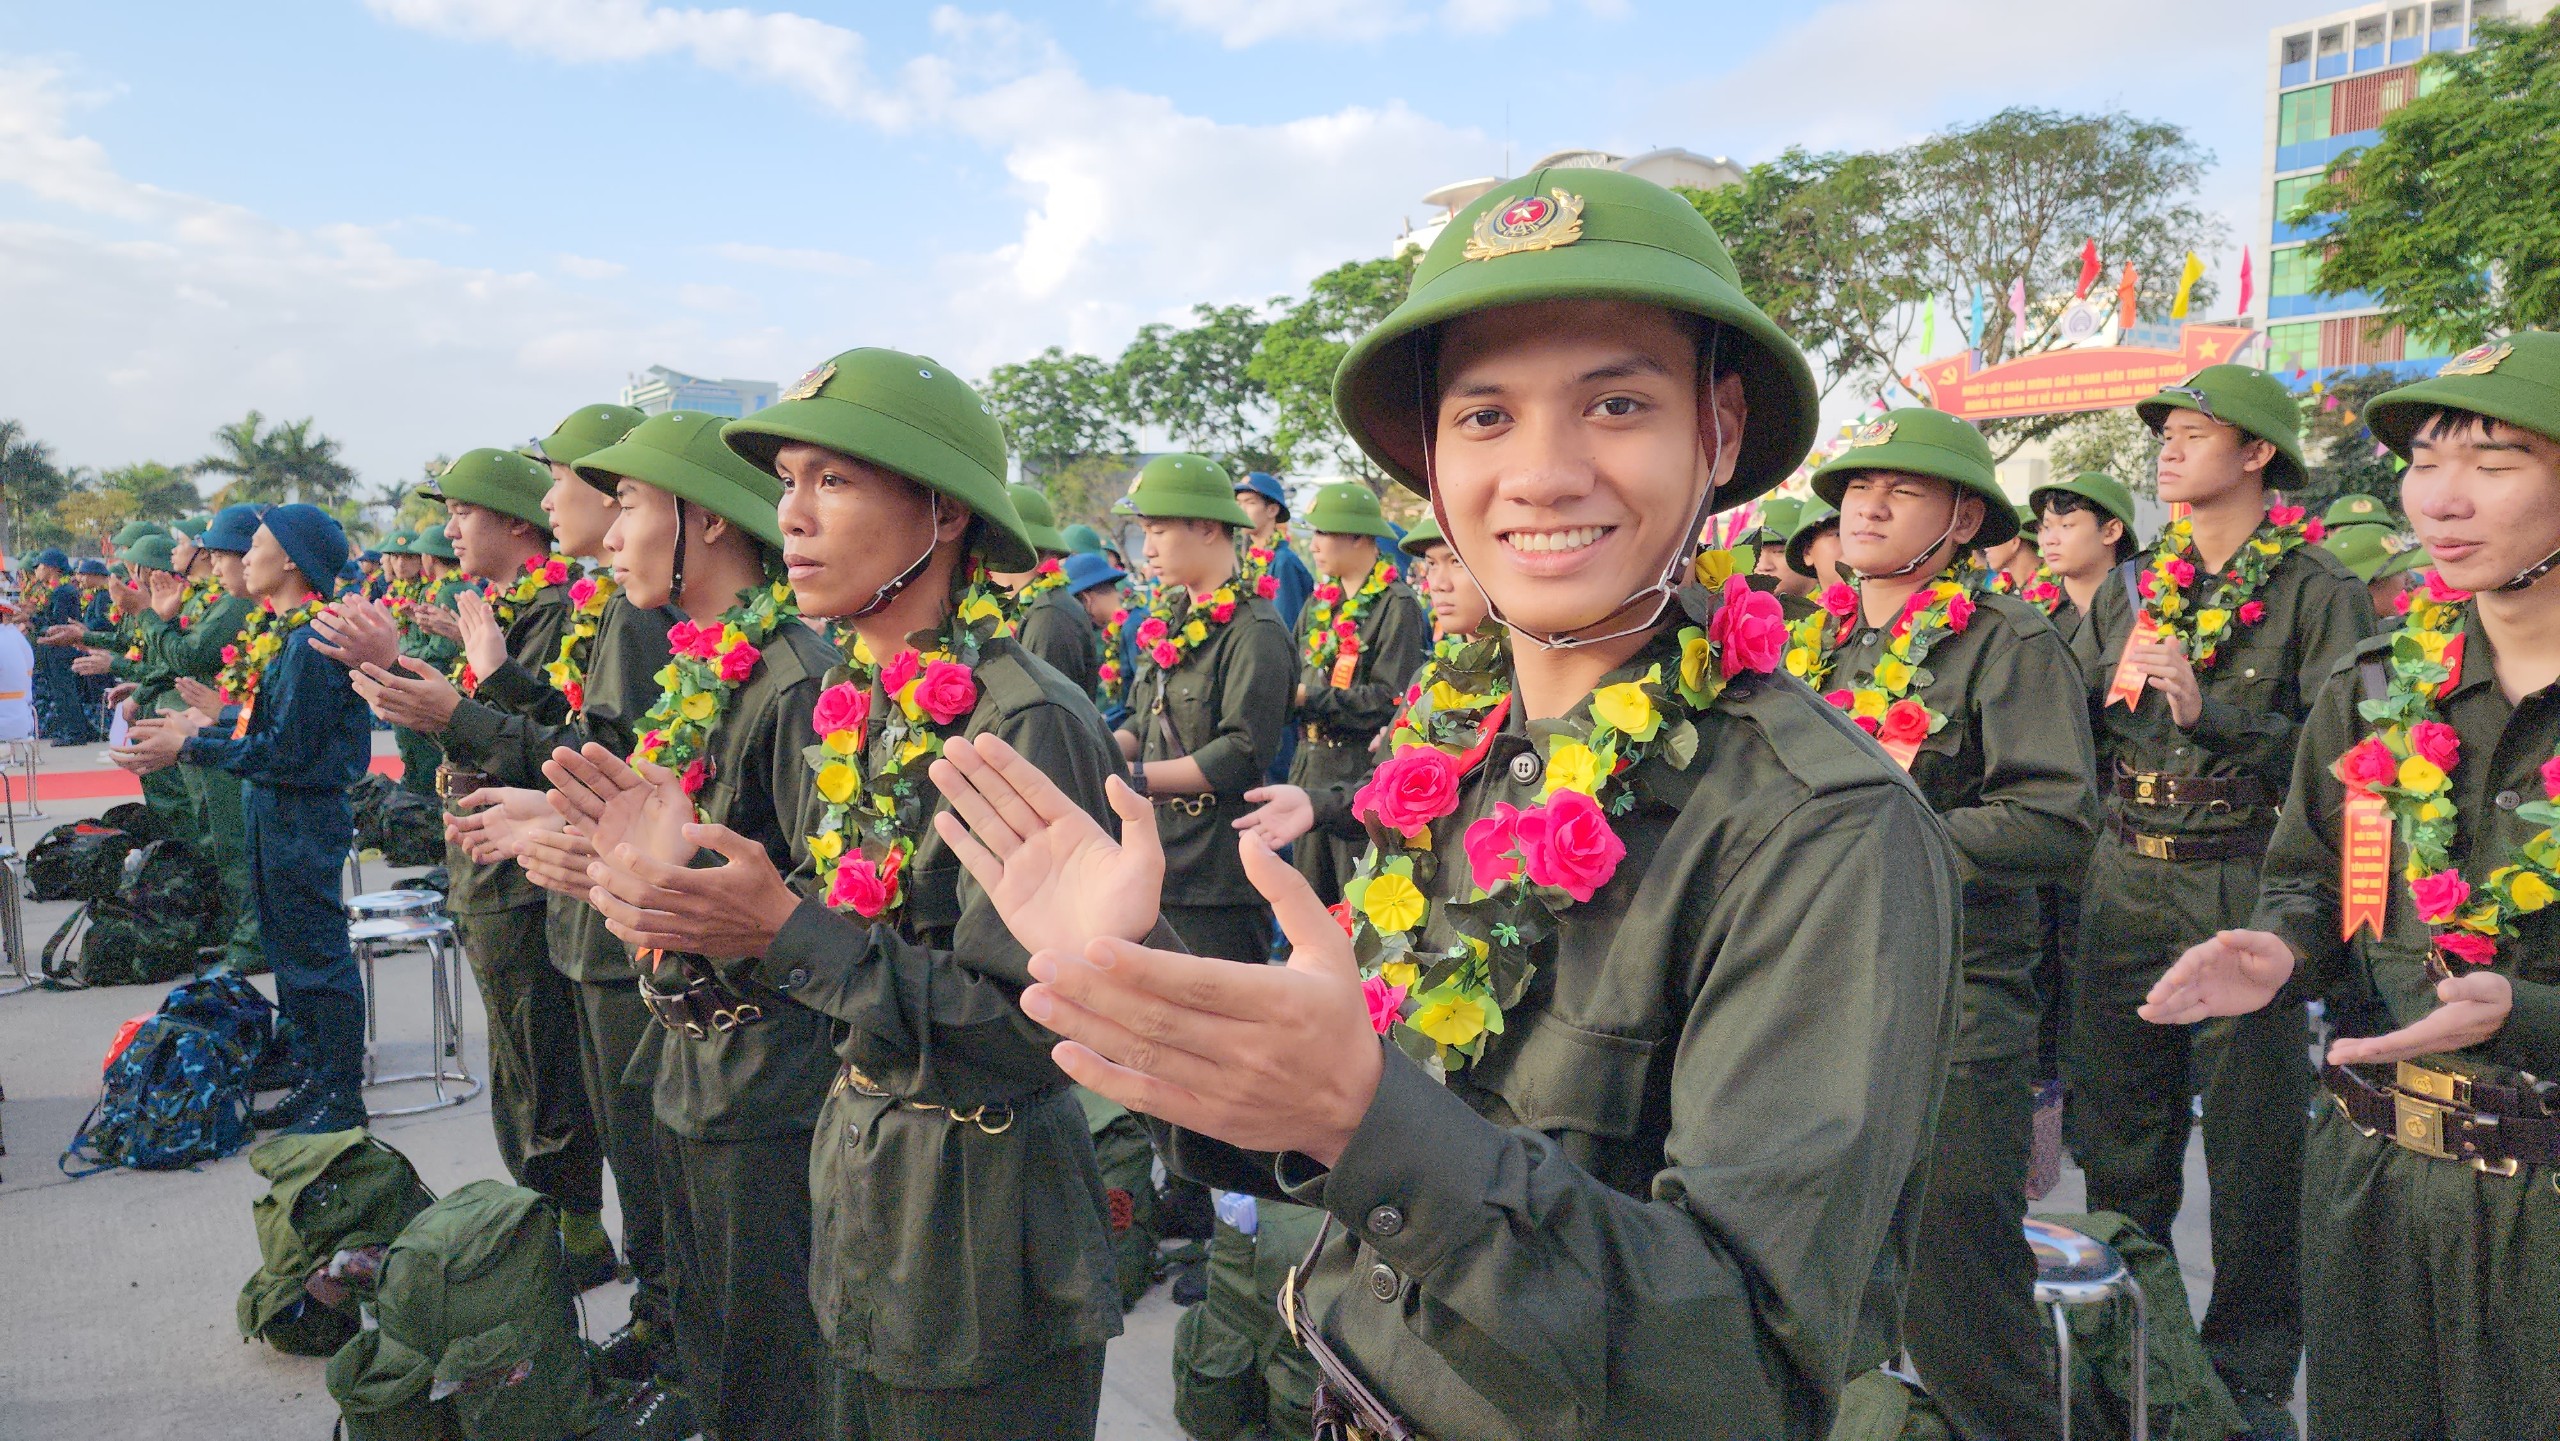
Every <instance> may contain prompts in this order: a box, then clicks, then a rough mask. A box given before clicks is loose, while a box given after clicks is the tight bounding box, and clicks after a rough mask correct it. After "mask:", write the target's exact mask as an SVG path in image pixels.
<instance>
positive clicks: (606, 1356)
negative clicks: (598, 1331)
mask: <svg viewBox="0 0 2560 1441" xmlns="http://www.w3.org/2000/svg"><path fill="white" fill-rule="evenodd" d="M666 1349H667V1331H666V1327H665V1325H664V1324H662V1323H660V1322H655V1321H651V1320H650V1319H649V1318H647V1317H646V1316H639V1317H634V1318H632V1319H631V1320H628V1321H625V1322H623V1323H622V1325H621V1326H619V1327H618V1328H616V1329H615V1331H614V1333H613V1334H612V1335H610V1336H607V1337H605V1338H604V1344H603V1345H600V1346H598V1347H596V1364H597V1365H598V1366H599V1367H601V1368H602V1369H603V1371H604V1374H606V1375H607V1376H610V1377H612V1378H613V1379H615V1380H616V1381H634V1382H637V1381H646V1380H648V1379H650V1378H651V1377H653V1376H656V1375H657V1374H658V1367H659V1363H660V1362H661V1361H662V1360H663V1359H665V1353H666Z"/></svg>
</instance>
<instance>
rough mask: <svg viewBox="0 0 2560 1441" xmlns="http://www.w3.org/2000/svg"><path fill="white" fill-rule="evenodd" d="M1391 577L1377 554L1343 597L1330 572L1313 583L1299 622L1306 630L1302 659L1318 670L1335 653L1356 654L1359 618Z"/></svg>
mask: <svg viewBox="0 0 2560 1441" xmlns="http://www.w3.org/2000/svg"><path fill="white" fill-rule="evenodd" d="M1395 578H1396V568H1395V567H1394V566H1392V565H1389V564H1387V562H1386V560H1385V559H1384V558H1383V557H1381V558H1380V559H1379V561H1378V563H1377V564H1375V565H1373V566H1371V567H1369V574H1368V575H1367V576H1365V577H1363V578H1362V579H1361V582H1360V588H1359V589H1358V590H1356V591H1353V592H1352V593H1351V597H1350V599H1348V600H1345V599H1344V598H1343V594H1342V582H1340V581H1338V580H1335V579H1334V578H1333V577H1331V576H1327V577H1325V582H1324V584H1322V585H1320V586H1317V587H1316V588H1315V593H1314V594H1312V595H1310V596H1308V597H1307V609H1306V613H1305V615H1304V616H1303V617H1302V619H1301V622H1300V623H1301V624H1303V625H1304V626H1305V627H1306V632H1307V641H1306V647H1305V650H1304V653H1303V658H1304V659H1305V661H1306V663H1307V664H1309V665H1311V666H1314V667H1316V668H1317V669H1319V670H1321V669H1323V668H1325V667H1327V666H1329V665H1332V664H1333V661H1334V657H1335V656H1337V655H1349V656H1352V657H1354V658H1356V657H1358V656H1359V654H1360V621H1361V618H1362V617H1363V616H1366V615H1367V614H1368V613H1369V612H1370V611H1371V610H1373V609H1375V608H1376V607H1377V604H1378V597H1379V596H1381V595H1384V594H1386V590H1387V582H1389V581H1391V580H1394V579H1395ZM1336 606H1339V607H1341V612H1342V613H1341V614H1340V615H1339V616H1337V615H1335V614H1334V608H1335V607H1336Z"/></svg>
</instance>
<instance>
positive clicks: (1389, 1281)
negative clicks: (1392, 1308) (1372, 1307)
mask: <svg viewBox="0 0 2560 1441" xmlns="http://www.w3.org/2000/svg"><path fill="white" fill-rule="evenodd" d="M1403 1289H1404V1283H1403V1282H1401V1281H1398V1280H1397V1279H1396V1268H1395V1267H1393V1266H1386V1265H1378V1266H1372V1267H1370V1268H1369V1294H1370V1295H1372V1296H1375V1297H1377V1298H1378V1299H1379V1300H1381V1301H1392V1300H1394V1299H1395V1298H1396V1293H1397V1292H1399V1291H1401V1290H1403Z"/></svg>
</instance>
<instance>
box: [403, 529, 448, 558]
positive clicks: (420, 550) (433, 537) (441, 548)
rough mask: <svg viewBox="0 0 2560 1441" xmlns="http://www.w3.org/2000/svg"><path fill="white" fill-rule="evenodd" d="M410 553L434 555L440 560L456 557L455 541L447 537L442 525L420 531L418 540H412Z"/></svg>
mask: <svg viewBox="0 0 2560 1441" xmlns="http://www.w3.org/2000/svg"><path fill="white" fill-rule="evenodd" d="M409 553H410V554H411V555H432V556H434V557H435V558H436V559H438V560H452V559H455V556H454V553H453V542H452V541H450V540H448V539H446V538H445V533H444V527H443V526H440V525H439V526H435V527H433V528H431V529H428V530H422V531H419V532H418V538H417V540H415V541H414V542H412V543H411V544H410V546H409Z"/></svg>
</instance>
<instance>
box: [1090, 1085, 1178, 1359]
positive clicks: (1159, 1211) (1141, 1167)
mask: <svg viewBox="0 0 2560 1441" xmlns="http://www.w3.org/2000/svg"><path fill="white" fill-rule="evenodd" d="M1076 1099H1077V1100H1078V1101H1080V1102H1082V1103H1083V1105H1084V1123H1085V1128H1086V1129H1087V1130H1089V1131H1090V1132H1092V1133H1093V1159H1094V1161H1095V1163H1096V1164H1097V1165H1099V1166H1100V1167H1101V1168H1102V1185H1103V1198H1104V1200H1105V1201H1106V1203H1108V1204H1109V1206H1110V1208H1111V1267H1112V1273H1113V1276H1114V1278H1115V1279H1116V1280H1117V1281H1118V1282H1119V1285H1120V1309H1121V1310H1123V1311H1126V1310H1128V1309H1129V1308H1130V1307H1132V1306H1135V1305H1137V1304H1138V1298H1139V1297H1141V1296H1143V1295H1145V1294H1147V1288H1148V1287H1150V1286H1152V1285H1154V1284H1155V1283H1156V1277H1157V1276H1158V1275H1160V1274H1162V1273H1161V1270H1160V1268H1159V1262H1158V1260H1157V1257H1156V1243H1157V1242H1158V1241H1160V1240H1162V1239H1163V1237H1164V1201H1163V1198H1162V1197H1161V1196H1159V1195H1158V1194H1157V1191H1156V1174H1155V1168H1156V1148H1155V1145H1154V1143H1152V1142H1151V1141H1149V1140H1148V1139H1147V1127H1146V1123H1145V1122H1143V1121H1140V1120H1139V1119H1138V1118H1137V1117H1136V1116H1135V1115H1133V1114H1131V1113H1130V1112H1129V1110H1128V1109H1127V1108H1125V1107H1123V1106H1121V1105H1120V1104H1119V1103H1118V1102H1116V1101H1110V1100H1105V1099H1104V1098H1102V1097H1100V1096H1097V1095H1095V1094H1094V1093H1093V1092H1091V1091H1088V1090H1086V1089H1085V1088H1084V1087H1082V1086H1078V1087H1076Z"/></svg>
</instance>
